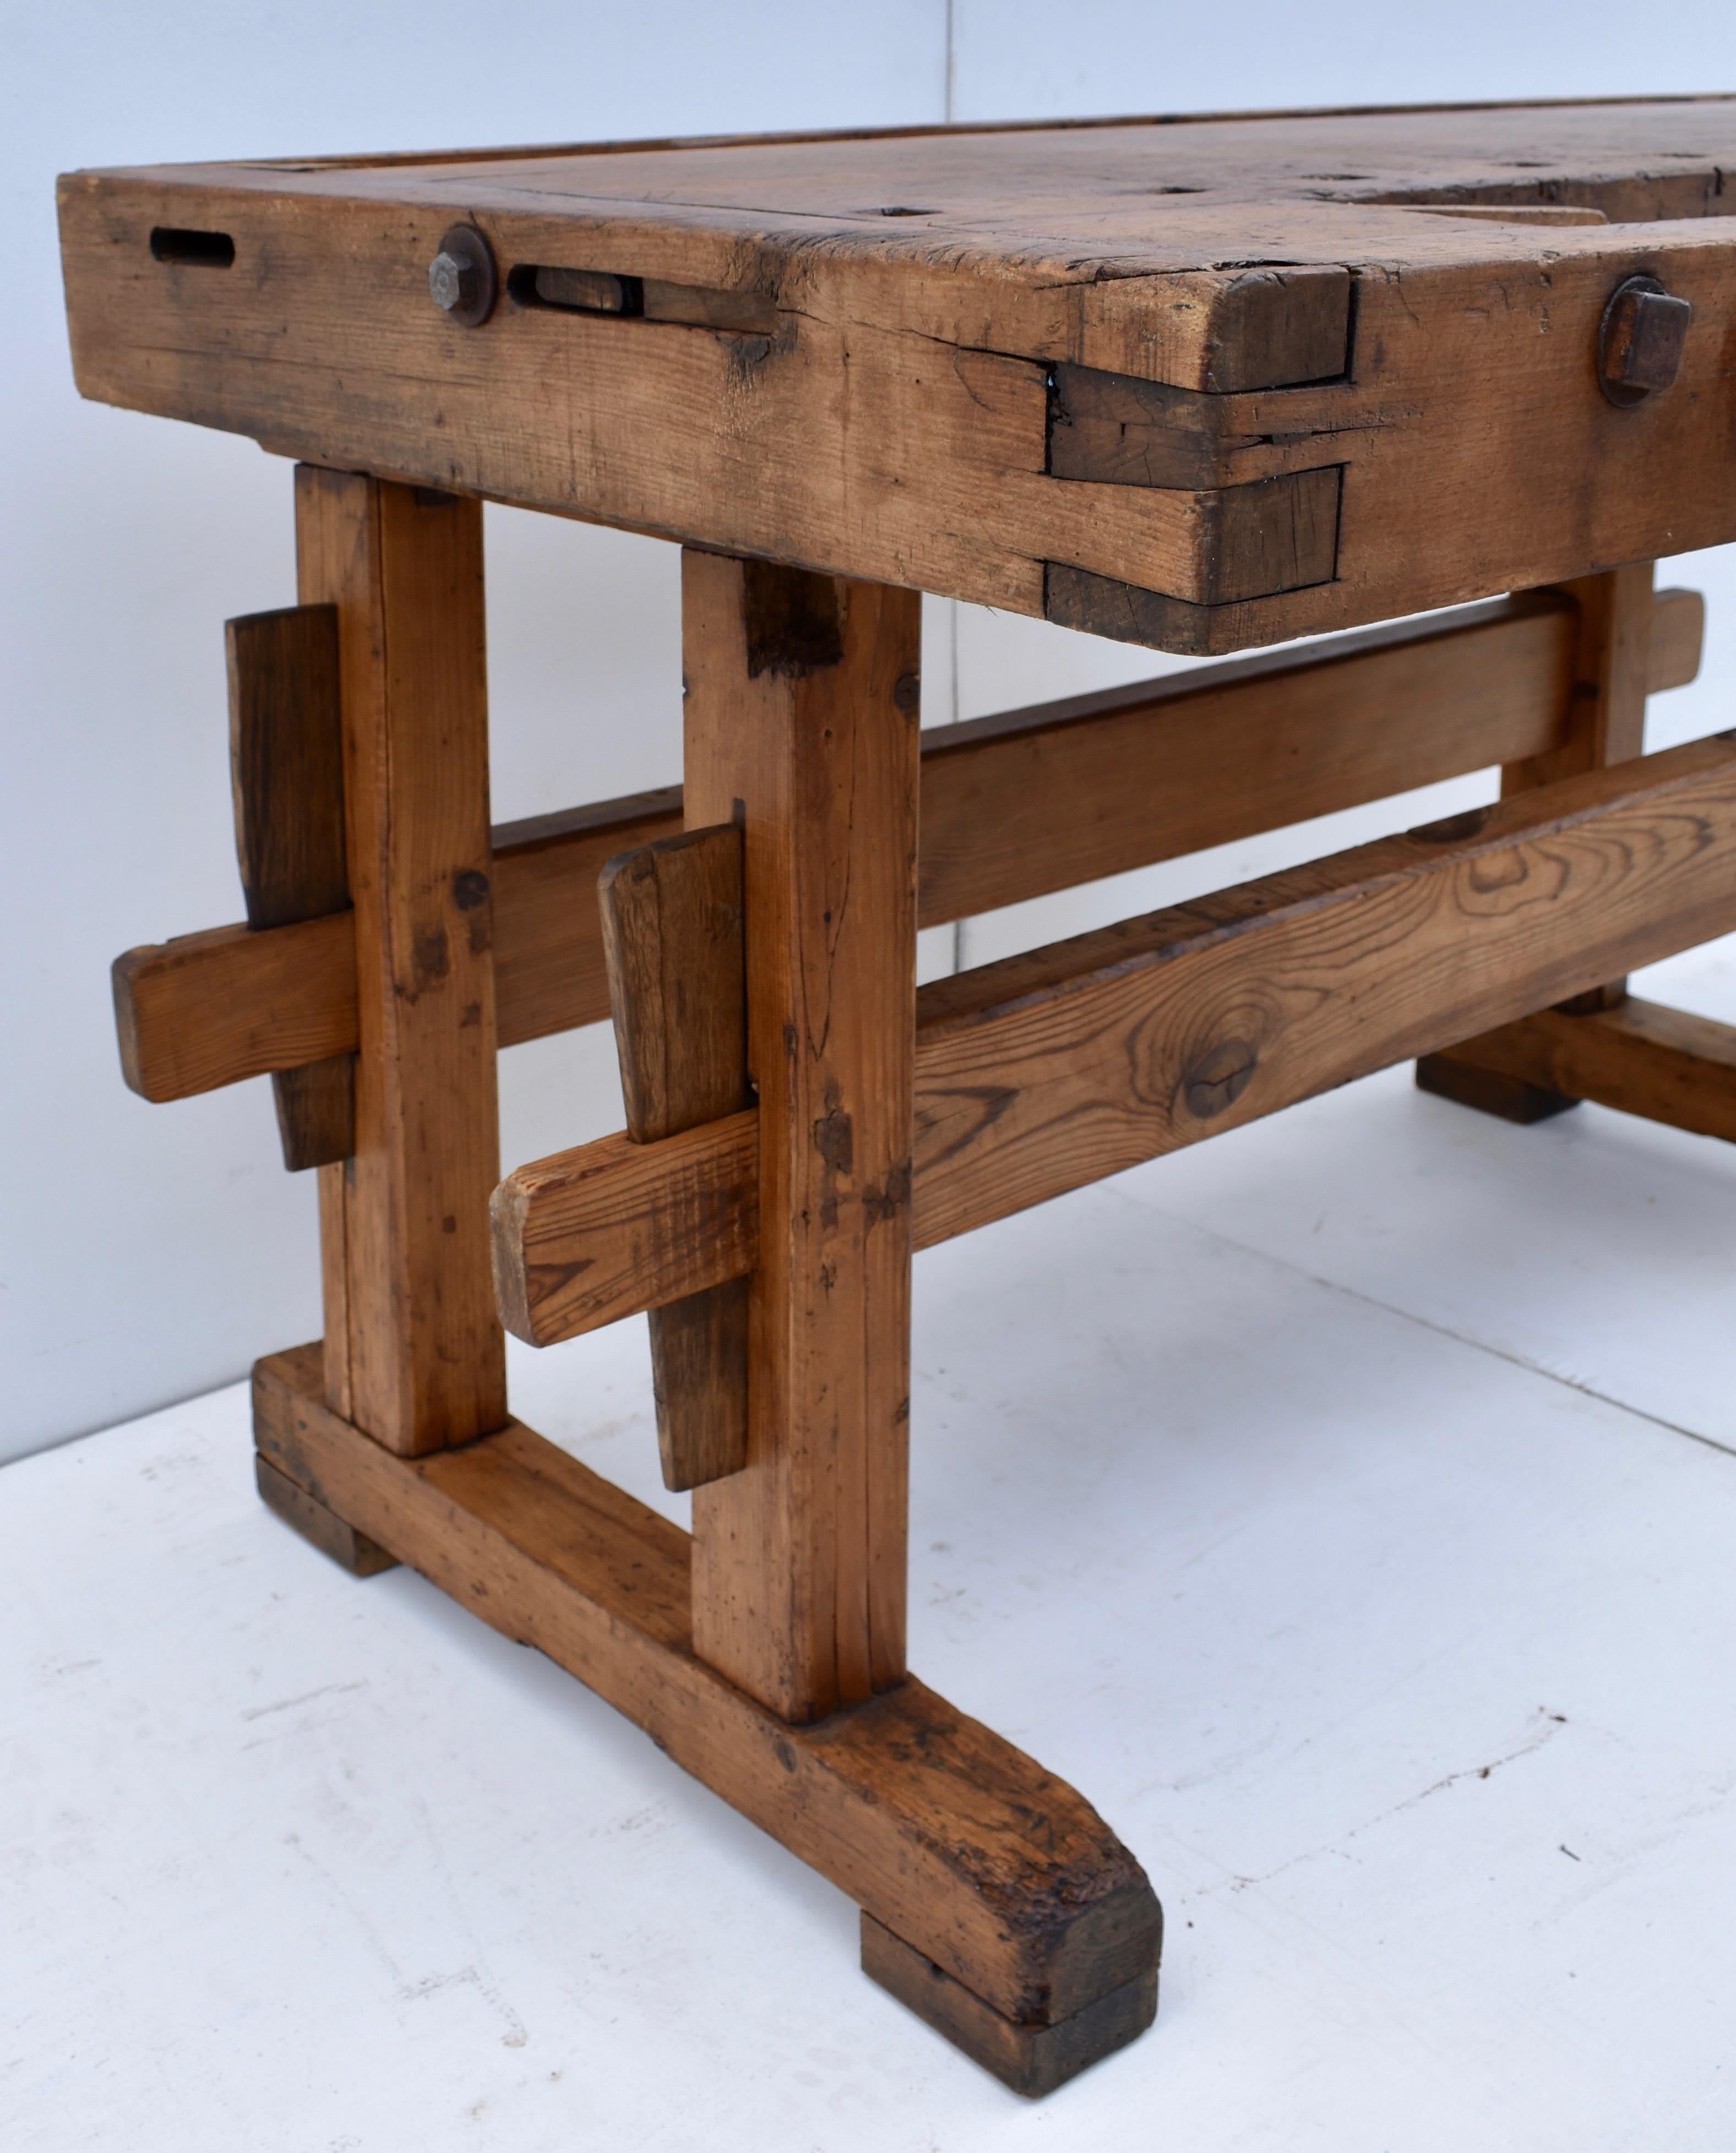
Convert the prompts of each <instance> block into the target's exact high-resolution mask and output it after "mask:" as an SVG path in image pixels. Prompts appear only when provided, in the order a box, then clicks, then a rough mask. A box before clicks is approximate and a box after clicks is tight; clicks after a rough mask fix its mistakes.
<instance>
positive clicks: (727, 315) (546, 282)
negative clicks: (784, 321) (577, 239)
mask: <svg viewBox="0 0 1736 2153" xmlns="http://www.w3.org/2000/svg"><path fill="white" fill-rule="evenodd" d="M507 293H508V294H509V295H510V296H511V298H512V299H513V301H514V302H515V303H517V305H519V306H521V307H544V308H551V309H552V310H553V311H554V312H556V313H574V314H616V315H619V316H622V317H627V316H629V315H631V316H642V317H643V318H644V319H645V320H647V321H653V322H675V323H680V324H682V325H683V326H684V327H685V328H708V329H724V330H727V331H731V332H733V333H735V334H736V335H738V336H770V335H771V333H773V331H774V330H775V329H776V327H777V308H776V306H775V305H774V303H772V301H771V299H769V298H766V296H765V295H764V294H763V293H759V292H725V291H715V290H713V289H711V288H710V287H708V286H705V285H700V284H669V283H665V282H663V281H662V280H661V279H660V278H659V277H618V276H614V275H613V274H611V273H610V272H607V271H604V270H601V269H560V268H556V267H552V265H550V264H547V263H541V262H520V263H519V264H518V265H517V267H516V268H514V269H512V270H511V271H509V272H508V273H507Z"/></svg>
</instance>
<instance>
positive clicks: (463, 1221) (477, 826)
mask: <svg viewBox="0 0 1736 2153" xmlns="http://www.w3.org/2000/svg"><path fill="white" fill-rule="evenodd" d="M296 533H297V552H298V568H299V578H300V583H301V597H302V601H303V603H304V604H310V605H319V604H328V605H333V606H335V608H337V612H338V620H339V652H340V659H341V671H342V681H343V702H344V801H345V812H346V816H347V819H348V826H349V887H350V891H351V894H352V898H353V902H354V914H353V918H354V950H355V968H356V979H357V995H356V1002H357V1029H358V1040H359V1059H358V1063H357V1071H356V1096H355V1151H354V1156H353V1158H350V1159H349V1160H348V1161H346V1162H345V1163H344V1165H343V1166H342V1167H326V1168H323V1169H322V1178H321V1183H320V1198H321V1203H322V1206H323V1208H324V1209H326V1211H327V1212H328V1213H330V1212H332V1211H334V1210H335V1211H336V1212H338V1213H339V1214H341V1223H339V1219H334V1218H332V1217H330V1216H328V1217H327V1218H326V1219H325V1222H324V1224H323V1229H322V1250H323V1254H324V1257H325V1260H326V1265H327V1269H326V1284H327V1303H326V1313H327V1325H328V1331H327V1344H326V1371H327V1381H328V1395H329V1397H331V1399H332V1402H333V1405H334V1407H338V1408H339V1410H341V1411H343V1412H344V1413H345V1414H346V1416H347V1418H350V1419H352V1420H354V1422H355V1423H356V1424H357V1425H358V1426H359V1427H360V1428H364V1429H365V1430H366V1431H367V1433H369V1435H371V1436H373V1437H374V1438H376V1439H377V1440H378V1441H379V1442H380V1443H384V1444H387V1445H388V1446H389V1447H390V1448H393V1449H395V1450H400V1451H405V1452H420V1451H425V1450H433V1449H439V1448H441V1447H442V1446H444V1445H445V1444H447V1443H466V1442H468V1441H469V1440H470V1439H471V1438H472V1437H473V1436H476V1435H480V1434H481V1433H485V1432H486V1430H488V1429H490V1428H498V1427H499V1426H500V1425H501V1423H502V1422H503V1421H504V1420H505V1418H506V1411H507V1407H506V1356H505V1350H504V1344H505V1341H504V1339H503V1337H502V1334H501V1329H500V1325H499V1321H498V1319H497V1317H496V1314H495V1311H494V1302H493V1294H492V1290H491V1278H490V1270H489V1245H488V1227H487V1204H488V1192H489V1189H490V1188H491V1185H492V1183H493V1182H494V1180H495V1178H496V1173H497V1172H498V1166H497V1159H498V1138H497V1132H496V1106H495V1029H494V979H493V970H492V965H491V958H490V940H491V910H490V893H489V883H488V866H489V858H488V743H487V703H486V685H485V677H484V667H483V642H482V517H481V507H480V506H479V505H478V504H477V503H476V502H475V501H459V500H456V499H455V498H452V497H450V496H440V495H433V496H430V495H425V494H420V493H418V492H417V491H415V490H413V489H411V488H410V487H405V486H391V485H388V484H385V483H384V482H383V481H379V480H375V479H369V478H364V477H360V476H354V475H352V474H348V473H341V472H335V471H322V470H316V469H313V468H310V467H307V466H303V468H302V469H301V470H299V471H298V472H297V474H296Z"/></svg>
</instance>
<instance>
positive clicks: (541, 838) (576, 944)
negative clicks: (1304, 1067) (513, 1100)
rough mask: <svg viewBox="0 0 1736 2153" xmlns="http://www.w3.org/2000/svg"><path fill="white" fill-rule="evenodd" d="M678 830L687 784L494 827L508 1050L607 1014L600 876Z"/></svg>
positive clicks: (498, 962) (503, 1032)
mask: <svg viewBox="0 0 1736 2153" xmlns="http://www.w3.org/2000/svg"><path fill="white" fill-rule="evenodd" d="M680 827H681V788H680V786H679V785H669V786H663V787H661V788H660V789H659V791H654V792H640V793H635V794H633V795H631V796H630V797H628V798H626V799H624V800H604V801H599V802H597V803H596V804H595V805H594V806H592V807H572V808H568V809H566V810H564V811H563V812H560V813H558V814H553V815H538V816H533V817H531V818H530V819H529V820H527V821H526V822H502V823H499V824H497V825H496V827H495V830H494V832H493V836H492V838H491V853H492V862H493V864H492V868H491V873H492V876H493V882H494V991H495V1005H496V1024H497V1026H498V1029H499V1036H500V1043H501V1046H517V1045H518V1044H519V1043H520V1042H521V1041H524V1040H527V1039H542V1038H544V1037H546V1036H547V1034H548V1033H550V1032H552V1031H569V1030H571V1029H572V1028H573V1026H576V1025H582V1024H598V1023H600V1022H602V1021H603V1019H604V1018H606V1017H607V1016H608V1013H609V1011H608V971H607V968H606V966H605V965H604V963H603V924H602V919H601V917H600V915H599V914H598V907H597V878H598V876H599V875H600V874H601V873H602V872H603V868H605V867H606V866H607V865H608V863H609V861H610V860H612V859H613V858H615V856H616V855H617V853H625V852H631V851H632V850H633V849H634V847H635V846H639V845H649V844H654V843H655V842H657V841H658V839H659V838H662V837H674V836H675V834H676V832H678V831H679V830H680Z"/></svg>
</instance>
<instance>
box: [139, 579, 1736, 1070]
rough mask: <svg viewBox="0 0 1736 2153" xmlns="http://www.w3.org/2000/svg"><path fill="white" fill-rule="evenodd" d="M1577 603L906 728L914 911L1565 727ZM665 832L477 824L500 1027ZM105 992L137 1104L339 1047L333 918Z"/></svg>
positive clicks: (593, 976)
mask: <svg viewBox="0 0 1736 2153" xmlns="http://www.w3.org/2000/svg"><path fill="white" fill-rule="evenodd" d="M1703 615H1704V608H1703V603H1702V601H1701V599H1700V598H1699V597H1698V594H1697V593H1693V592H1691V591H1663V592H1660V593H1658V596H1657V602H1656V605H1655V608H1654V612H1653V617H1652V655H1651V663H1650V668H1649V672H1648V683H1647V685H1648V687H1649V689H1650V690H1651V691H1652V692H1654V693H1657V692H1660V691H1662V690H1664V689H1667V688H1672V687H1677V686H1680V685H1683V684H1685V683H1686V682H1688V681H1689V680H1691V679H1693V677H1694V674H1695V672H1696V671H1697V670H1698V664H1699V653H1700V643H1701V636H1702V631H1703ZM1574 618H1575V615H1574V608H1573V607H1572V605H1571V602H1570V601H1569V600H1567V599H1565V598H1561V597H1559V596H1555V595H1551V594H1549V593H1535V594H1531V595H1529V596H1525V597H1521V598H1507V599H1497V600H1494V601H1492V602H1490V603H1487V604H1483V605H1477V606H1471V607H1467V608H1464V609H1463V610H1461V611H1459V612H1457V613H1453V614H1450V615H1448V616H1446V617H1444V618H1434V619H1430V620H1424V621H1420V622H1408V623H1404V624H1401V625H1399V626H1397V627H1394V628H1387V629H1374V630H1371V631H1368V632H1367V633H1365V634H1357V635H1352V636H1347V637H1343V638H1341V639H1336V640H1334V641H1332V642H1330V643H1326V644H1320V645H1318V646H1316V647H1315V648H1314V649H1308V650H1304V651H1302V652H1300V653H1288V654H1283V655H1281V656H1269V657H1260V658H1255V659H1242V660H1231V661H1230V662H1229V663H1228V664H1222V665H1214V666H1212V667H1209V668H1201V669H1198V670H1196V671H1193V672H1188V673H1183V674H1177V675H1173V676H1172V677H1170V678H1168V679H1161V680H1156V681H1152V682H1148V683H1146V684H1143V685H1140V686H1138V687H1133V688H1125V689H1115V690H1109V691H1107V692H1106V693H1103V694H1100V695H1086V696H1079V697H1075V698H1073V699H1071V700H1067V701H1064V702H1059V703H1052V704H1048V705H1041V706H1039V707H1037V708H1035V709H1031V710H1015V711H1011V712H1009V713H1007V714H1006V715H1002V716H999V717H993V718H983V719H979V720H974V721H972V722H970V723H968V724H965V725H952V726H946V727H942V728H938V729H936V730H934V731H931V732H930V733H929V734H928V735H925V736H924V744H923V745H924V755H923V791H922V863H921V891H920V917H921V924H923V925H924V926H925V927H927V926H936V925H939V924H942V923H943V922H944V921H947V920H950V919H964V918H966V917H968V916H969V915H970V914H974V913H979V912H986V911H990V910H993V909H995V907H997V906H1000V905H1005V904H1012V903H1018V902H1020V901H1021V900H1022V899H1025V898H1033V897H1041V896H1044V895H1046V894H1047V893H1050V892H1051V891H1053V890H1056V889H1064V888H1068V887H1070V886H1071V885H1072V884H1073V883H1078V882H1083V881H1089V880H1093V879H1095V878H1098V877H1100V876H1103V875H1107V874H1114V873H1122V872H1124V871H1125V870H1127V869H1129V868H1138V867H1143V866H1148V865H1150V864H1152V863H1154V862H1157V861H1159V860H1163V859H1170V858H1176V857H1178V856H1179V855H1180V854H1183V853H1189V852H1195V851H1199V850H1203V849H1204V848H1205V847H1208V846H1212V845H1219V844H1225V843H1229V842H1232V841H1233V840H1235V839H1237V838H1240V837H1251V836H1254V835H1256V834H1258V833H1259V832H1261V831H1265V830H1270V829H1274V828H1277V827H1281V826H1283V825H1285V824H1286V823H1291V822H1301V821H1304V820H1306V819H1307V818H1308V817H1311V816H1316V815H1321V814H1326V813H1328V812H1331V811H1333V810H1335V809H1338V808H1342V807H1356V806H1360V805H1362V804H1364V803H1366V802H1369V801H1372V800H1377V799H1382V798H1384V797H1387V796H1388V795H1390V794H1392V793H1395V792H1400V791H1407V790H1408V789H1409V788H1411V787H1413V786H1418V785H1424V784H1428V783H1432V782H1433V781H1437V780H1438V779H1442V778H1446V777H1453V776H1462V775H1463V774H1464V773H1465V772H1467V771H1474V770H1481V769H1485V768H1487V767H1489V766H1490V765H1492V764H1494V763H1498V762H1516V761H1523V760H1525V758H1527V757H1529V756H1535V755H1538V754H1540V753H1543V752H1545V751H1547V750H1548V749H1549V748H1550V747H1551V746H1555V744H1556V743H1557V742H1558V741H1559V740H1560V738H1561V737H1562V735H1563V733H1564V730H1565V725H1566V720H1567V710H1566V705H1567V689H1566V683H1567V679H1568V677H1569V668H1570V666H1571V656H1572V643H1573V624H1574ZM680 827H681V792H680V787H679V786H670V787H668V788H666V789H665V790H664V791H658V792H650V793H644V794H641V795H639V796H637V797H634V798H632V799H628V800H619V801H607V802H600V803H598V804H597V805H595V806H593V807H582V808H577V809H573V810H571V811H569V812H566V813H563V814H559V815H551V816H546V817H540V818H538V819H537V820H536V821H534V822H517V823H508V824H506V825H504V826H503V827H500V828H498V829H496V832H495V833H494V854H493V883H494V965H495V990H496V1010H497V1023H498V1027H499V1039H500V1043H501V1046H512V1045H515V1044H517V1043H518V1042H520V1041H525V1040H531V1039H538V1038H542V1037H543V1036H546V1035H547V1034H548V1033H550V1032H556V1031H567V1030H570V1029H571V1028H573V1026H578V1025H584V1024H592V1023H596V1022H598V1021H601V1020H602V1019H603V1018H604V1017H606V1016H607V1015H608V981H607V979H606V976H605V973H604V967H603V943H602V929H601V924H600V920H599V916H598V908H597V877H598V873H599V872H600V871H601V869H602V868H603V864H604V863H605V862H606V861H608V859H610V858H613V857H614V856H615V855H616V854H617V853H623V852H627V851H630V850H631V849H633V848H634V847H636V846H639V845H644V844H649V843H652V842H655V841H656V840H657V839H659V838H661V837H669V836H672V835H674V834H675V832H677V831H678V830H679V829H680ZM115 1018H116V1026H117V1030H118V1031H119V1034H120V1050H121V1066H122V1069H123V1071H124V1073H125V1077H126V1081H127V1082H128V1083H129V1084H130V1086H131V1087H132V1088H133V1090H134V1091H135V1092H139V1093H140V1095H141V1096H142V1097H145V1098H147V1099H151V1100H156V1101H165V1100H170V1099H181V1098H186V1097H191V1096H192V1095H193V1094H195V1093H197V1092H207V1091H211V1090H215V1089H216V1087H219V1086H221V1085H224V1084H234V1083H238V1082H241V1081H242V1079H243V1078H245V1077H257V1076H260V1075H263V1074H265V1073H267V1071H278V1070H283V1069H290V1068H295V1067H298V1066H302V1065H303V1064H304V1063H308V1062H312V1061H320V1060H322V1059H324V1058H326V1057H328V1056H336V1055H342V1054H346V1053H350V1052H353V1051H354V1048H355V1046H356V1009H355V968H354V951H353V948H352V944H351V939H350V929H349V915H348V914H336V915H333V916H329V917H328V918H325V919H316V920H311V921H304V922H302V923H300V924H296V925H294V926H288V927H277V928H271V929H266V930H264V931H263V932H257V933H250V932H249V931H248V930H247V929H244V928H241V927H233V928H218V929H214V930H212V931H211V932H210V933H208V934H192V935H186V936H182V937H181V938H180V939H177V940H176V941H172V942H167V943H161V944H152V945H148V946H146V947H145V948H142V949H132V950H129V951H128V952H127V953H126V954H125V955H124V956H122V957H120V958H119V959H116V961H115Z"/></svg>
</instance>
